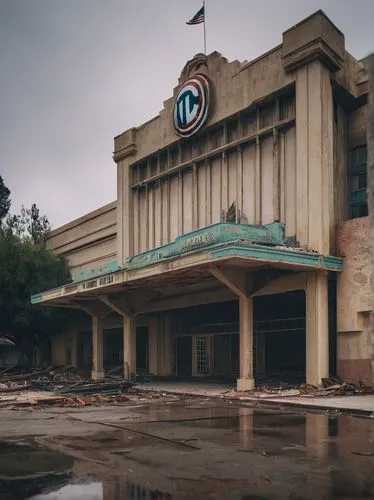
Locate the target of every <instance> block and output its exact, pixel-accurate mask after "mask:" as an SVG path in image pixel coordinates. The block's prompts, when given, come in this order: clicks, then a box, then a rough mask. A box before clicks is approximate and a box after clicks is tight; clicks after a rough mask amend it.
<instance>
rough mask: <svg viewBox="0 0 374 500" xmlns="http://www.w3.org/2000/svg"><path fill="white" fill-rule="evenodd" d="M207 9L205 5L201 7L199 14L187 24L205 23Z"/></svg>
mask: <svg viewBox="0 0 374 500" xmlns="http://www.w3.org/2000/svg"><path fill="white" fill-rule="evenodd" d="M204 11H205V9H204V5H203V6H202V7H201V9H200V10H199V12H197V13H196V14H195V15H194V16H193V18H192V19H190V21H187V23H186V24H201V23H203V22H204V15H205V12H204Z"/></svg>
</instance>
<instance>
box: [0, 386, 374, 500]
mask: <svg viewBox="0 0 374 500" xmlns="http://www.w3.org/2000/svg"><path fill="white" fill-rule="evenodd" d="M352 399H354V398H352ZM250 405H251V403H250V402H248V401H246V402H240V401H234V400H225V399H223V398H211V397H201V395H200V397H198V398H196V397H192V396H181V395H165V396H162V397H161V398H159V399H149V398H148V397H140V398H139V399H138V400H135V399H133V400H131V401H129V402H127V403H121V404H117V405H110V406H108V405H104V406H97V407H96V406H87V407H82V408H59V407H55V406H44V407H39V406H37V407H35V409H34V408H30V407H24V408H20V407H17V408H18V409H16V408H13V409H5V408H3V409H2V410H1V412H0V429H1V438H0V498H1V499H4V500H8V499H15V498H17V499H18V498H19V499H21V498H33V499H34V500H38V499H39V500H54V499H59V500H63V499H72V498H77V499H78V498H79V499H81V498H82V499H84V500H94V499H95V500H101V499H102V500H116V499H119V498H121V499H122V498H123V499H133V500H136V499H140V498H143V499H151V498H152V499H168V500H176V499H180V498H183V499H191V500H192V499H193V500H199V499H213V500H220V499H233V500H249V499H254V498H262V499H285V498H289V499H294V500H296V499H299V500H301V499H309V498H310V499H312V498H313V499H316V498H318V499H324V498H326V499H330V498H347V499H348V498H355V499H357V498H374V446H373V443H374V421H373V420H372V419H370V418H357V417H353V416H349V415H336V414H335V415H334V414H328V413H327V412H325V413H321V412H320V413H315V412H311V411H310V410H308V411H305V410H302V409H295V408H294V409H291V408H283V409H280V408H279V407H278V408H273V409H269V408H267V409H264V408H261V407H253V406H252V407H251V406H250Z"/></svg>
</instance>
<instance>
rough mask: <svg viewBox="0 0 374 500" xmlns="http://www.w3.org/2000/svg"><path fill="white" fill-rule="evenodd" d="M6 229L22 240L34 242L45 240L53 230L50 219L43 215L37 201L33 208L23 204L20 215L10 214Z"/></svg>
mask: <svg viewBox="0 0 374 500" xmlns="http://www.w3.org/2000/svg"><path fill="white" fill-rule="evenodd" d="M4 230H5V231H6V232H8V233H11V234H13V235H15V236H17V238H19V239H20V240H22V241H25V240H29V241H31V242H32V243H34V244H38V243H41V242H43V241H45V239H46V237H47V236H48V233H49V231H50V230H51V225H50V223H49V220H48V219H47V217H46V216H45V215H41V214H40V211H39V209H38V207H37V206H36V204H35V203H33V204H32V205H31V208H25V207H24V206H22V208H21V213H20V215H8V217H7V219H6V222H5V225H4Z"/></svg>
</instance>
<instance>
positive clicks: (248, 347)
mask: <svg viewBox="0 0 374 500" xmlns="http://www.w3.org/2000/svg"><path fill="white" fill-rule="evenodd" d="M239 317H240V378H239V379H238V381H237V389H238V391H250V390H252V389H254V386H255V382H254V378H253V301H252V297H246V296H245V295H240V297H239Z"/></svg>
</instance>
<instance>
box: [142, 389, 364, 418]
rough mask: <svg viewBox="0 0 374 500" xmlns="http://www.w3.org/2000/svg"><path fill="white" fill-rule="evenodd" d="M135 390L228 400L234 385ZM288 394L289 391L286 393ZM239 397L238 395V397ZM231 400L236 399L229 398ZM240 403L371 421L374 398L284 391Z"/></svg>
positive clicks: (258, 396)
mask: <svg viewBox="0 0 374 500" xmlns="http://www.w3.org/2000/svg"><path fill="white" fill-rule="evenodd" d="M136 387H137V388H139V389H141V390H145V391H151V392H159V393H163V394H186V395H192V396H203V397H220V398H224V397H228V398H230V397H231V394H232V393H233V391H234V390H235V387H234V385H225V384H215V383H206V382H198V381H193V382H188V381H183V382H182V381H163V382H156V381H154V382H147V383H143V384H139V385H137V386H136ZM290 392H291V393H292V390H291V391H290ZM238 396H240V395H238ZM232 399H236V397H235V396H234V395H233V397H232ZM240 400H241V401H251V402H259V403H261V404H265V403H266V404H274V405H277V406H279V405H289V406H300V407H302V408H312V409H313V408H314V409H322V410H323V409H326V410H328V409H330V410H339V411H343V412H347V413H361V414H368V415H371V414H372V415H373V418H374V395H371V394H368V395H363V396H360V395H357V396H328V397H311V396H310V395H309V396H308V397H302V396H295V397H292V396H291V397H290V396H287V391H284V395H282V396H276V397H274V396H271V395H269V394H266V393H258V394H256V393H255V394H254V395H251V394H250V393H248V394H246V395H243V396H241V397H240Z"/></svg>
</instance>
